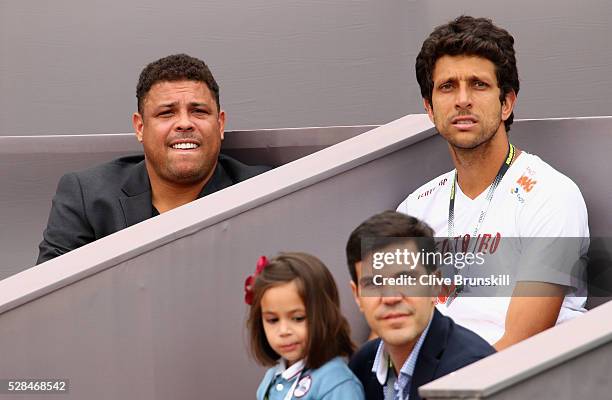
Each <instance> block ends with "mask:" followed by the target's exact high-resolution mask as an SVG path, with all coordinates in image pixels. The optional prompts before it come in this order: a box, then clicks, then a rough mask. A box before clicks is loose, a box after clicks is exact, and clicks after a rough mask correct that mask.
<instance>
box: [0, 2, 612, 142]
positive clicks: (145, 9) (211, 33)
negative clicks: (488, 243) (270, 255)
mask: <svg viewBox="0 0 612 400" xmlns="http://www.w3.org/2000/svg"><path fill="white" fill-rule="evenodd" d="M460 13H472V14H474V15H483V16H489V17H492V18H494V19H495V21H497V22H498V23H499V24H500V25H503V26H505V27H507V28H508V29H509V30H510V31H511V32H512V33H513V34H514V35H515V37H516V40H517V41H516V48H517V51H518V57H519V71H520V76H521V78H522V89H521V93H520V95H519V103H518V107H517V113H516V115H517V118H534V117H536V118H545V117H559V116H563V117H569V116H590V115H608V114H610V107H609V105H608V97H609V87H610V86H611V83H612V81H611V78H610V76H612V73H611V72H612V48H611V46H612V45H611V44H610V41H609V40H607V38H609V37H611V36H612V25H611V24H610V21H611V20H612V3H610V2H609V1H607V0H591V1H588V2H576V1H572V0H559V1H555V0H547V1H539V2H534V1H532V0H516V1H513V2H512V3H506V2H492V1H487V0H465V1H461V2H450V1H444V0H433V1H430V0H427V1H426V0H412V1H406V0H389V1H384V2H380V1H375V0H361V1H354V0H337V1H333V2H331V1H322V0H317V1H308V2H303V1H297V0H290V1H285V0H252V1H248V2H245V1H238V0H226V1H222V2H219V1H196V0H180V1H175V2H172V3H169V2H162V1H160V0H155V1H143V0H138V1H130V2H120V1H118V0H110V1H87V2H82V1H78V0H56V1H53V2H32V1H19V0H3V1H1V2H0V136H5V135H42V134H81V133H105V132H129V131H131V130H132V127H131V117H130V116H131V113H132V112H133V111H134V109H135V95H134V94H135V86H136V80H137V77H138V74H139V72H140V70H141V69H142V67H143V66H144V65H145V64H146V63H148V62H150V61H152V60H154V59H157V58H159V57H162V56H165V55H167V54H171V53H176V52H188V53H191V54H193V55H194V56H198V57H202V58H204V59H205V60H206V61H207V62H209V63H210V65H211V67H212V70H213V72H214V73H215V75H216V77H217V78H218V81H219V82H220V84H221V99H222V100H221V101H222V104H223V106H224V108H226V109H227V111H228V124H229V128H230V129H260V128H273V127H295V126H329V125H356V124H381V123H385V122H387V121H390V120H393V119H395V118H398V117H400V116H402V115H405V114H408V113H419V112H422V106H421V100H420V94H419V90H418V86H417V84H416V80H415V77H414V59H415V56H416V54H417V52H418V50H419V47H420V45H421V43H422V41H423V39H424V38H425V37H426V36H427V34H428V33H429V32H430V31H431V30H432V28H433V27H434V26H435V25H438V24H440V23H443V22H445V21H447V20H449V19H451V18H453V17H455V16H457V15H458V14H460Z"/></svg>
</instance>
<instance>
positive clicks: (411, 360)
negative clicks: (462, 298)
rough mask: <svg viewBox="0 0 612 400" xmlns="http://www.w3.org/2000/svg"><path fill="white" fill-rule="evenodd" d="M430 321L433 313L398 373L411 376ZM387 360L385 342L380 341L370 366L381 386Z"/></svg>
mask: <svg viewBox="0 0 612 400" xmlns="http://www.w3.org/2000/svg"><path fill="white" fill-rule="evenodd" d="M431 321H433V313H432V316H431V318H430V319H429V323H428V324H427V326H426V327H425V329H424V330H423V332H421V337H419V339H418V340H417V342H416V344H415V345H414V348H413V349H412V351H411V352H410V355H409V356H408V358H407V359H406V361H405V362H404V365H403V366H402V368H401V370H400V373H401V372H404V373H407V374H408V375H411V376H412V374H413V371H414V366H415V365H416V360H417V358H418V356H419V353H420V352H421V347H422V346H423V342H424V341H425V338H426V337H427V333H429V327H430V326H431ZM389 360H390V356H389V353H387V351H386V350H385V342H383V341H382V340H381V341H380V343H379V345H378V349H377V350H376V357H374V363H373V364H372V372H375V373H376V379H377V380H378V383H380V385H381V386H384V385H385V384H386V383H387V376H388V372H389V366H390V365H389V364H390V361H389Z"/></svg>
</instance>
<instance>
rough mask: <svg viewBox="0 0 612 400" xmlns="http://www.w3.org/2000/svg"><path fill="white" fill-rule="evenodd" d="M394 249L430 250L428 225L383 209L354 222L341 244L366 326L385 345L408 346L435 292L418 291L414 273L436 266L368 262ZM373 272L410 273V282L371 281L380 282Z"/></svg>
mask: <svg viewBox="0 0 612 400" xmlns="http://www.w3.org/2000/svg"><path fill="white" fill-rule="evenodd" d="M398 250H399V251H403V250H408V251H409V252H411V253H413V254H416V253H419V252H420V253H422V254H425V253H433V252H435V242H434V239H433V230H432V229H431V228H430V227H429V226H428V225H427V224H425V223H423V222H421V221H419V220H418V219H416V218H414V217H410V216H408V215H404V214H401V213H398V212H395V211H385V212H383V213H380V214H376V215H374V216H372V217H370V218H368V219H367V220H366V221H364V222H363V223H361V224H360V225H359V226H358V227H357V228H355V230H354V231H353V232H352V233H351V235H350V237H349V239H348V242H347V244H346V258H347V263H348V267H349V272H350V274H351V288H352V290H353V295H354V297H355V302H356V303H357V305H358V306H359V309H360V310H361V312H362V313H363V314H364V316H365V318H366V320H367V322H368V325H369V326H370V328H371V329H372V330H373V331H374V332H376V333H377V334H378V335H380V337H381V338H382V339H383V340H384V341H385V343H386V344H388V345H391V346H411V345H414V343H415V342H416V340H417V339H418V337H419V336H420V334H421V333H422V332H423V330H424V329H425V328H426V326H427V324H428V323H429V320H430V318H431V316H432V313H433V307H434V298H435V297H434V294H433V292H430V291H428V290H429V289H433V288H427V289H426V291H423V286H419V277H420V276H421V275H430V274H435V273H436V271H437V268H436V265H435V264H433V263H431V264H430V263H427V262H425V263H424V262H418V263H417V264H416V265H415V264H413V266H412V267H409V266H407V265H398V264H397V262H393V263H392V264H393V265H391V264H389V265H386V266H384V267H382V268H380V269H377V268H376V267H374V268H373V267H372V264H373V263H372V259H373V257H372V256H373V255H374V254H378V253H384V254H387V255H388V254H396V252H397V251H398ZM404 254H405V253H404ZM402 260H404V259H403V258H402ZM396 261H397V259H396ZM400 262H401V261H400ZM375 275H379V276H384V277H392V278H402V277H413V278H412V279H415V281H413V282H414V283H415V285H414V286H413V287H411V288H407V287H406V286H401V285H399V286H395V285H389V284H385V285H383V286H376V285H375V284H374V282H379V283H380V282H381V279H382V278H374V276H375ZM369 289H374V290H373V291H371V290H369ZM406 289H407V291H406Z"/></svg>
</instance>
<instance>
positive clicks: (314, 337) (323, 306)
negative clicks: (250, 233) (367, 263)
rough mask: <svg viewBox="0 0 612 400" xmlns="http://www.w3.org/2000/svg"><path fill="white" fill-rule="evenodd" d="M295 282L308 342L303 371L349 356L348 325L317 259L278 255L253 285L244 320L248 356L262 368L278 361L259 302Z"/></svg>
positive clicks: (331, 282) (332, 284)
mask: <svg viewBox="0 0 612 400" xmlns="http://www.w3.org/2000/svg"><path fill="white" fill-rule="evenodd" d="M292 281H296V284H297V287H298V291H299V295H300V297H301V298H302V301H303V302H304V307H305V308H306V324H307V326H308V343H307V345H306V350H305V352H306V354H305V357H304V358H305V363H306V367H307V368H319V367H320V366H322V365H323V364H325V363H326V362H327V361H329V360H331V359H332V358H334V357H337V356H347V357H349V356H351V355H352V354H353V352H354V350H355V345H354V344H353V342H352V341H351V335H350V328H349V324H348V322H347V321H346V318H344V316H343V315H342V313H341V311H340V297H339V296H338V288H337V287H336V282H335V281H334V278H333V276H332V274H331V273H330V272H329V270H328V269H327V267H326V266H325V265H324V264H323V263H322V262H321V260H319V259H318V258H316V257H314V256H312V255H310V254H306V253H297V252H291V253H280V254H279V255H278V256H277V257H275V258H273V259H271V260H270V261H269V263H268V265H267V266H266V267H265V268H264V269H263V271H262V273H261V274H259V275H258V276H257V278H256V279H255V283H254V284H253V302H252V304H253V305H252V306H251V308H250V310H249V317H248V321H247V326H248V331H249V334H250V347H251V353H252V355H253V356H254V357H255V359H256V360H257V361H259V362H260V363H261V364H263V365H273V364H274V363H275V362H276V361H277V360H278V359H279V358H280V356H279V354H277V353H276V352H275V351H274V350H273V349H272V347H271V346H270V344H269V343H268V339H267V338H266V334H265V331H264V327H263V321H262V312H261V299H262V297H263V295H264V293H265V292H266V290H268V289H270V288H272V287H275V286H279V285H282V284H285V283H289V282H292Z"/></svg>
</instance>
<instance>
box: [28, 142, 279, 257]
mask: <svg viewBox="0 0 612 400" xmlns="http://www.w3.org/2000/svg"><path fill="white" fill-rule="evenodd" d="M269 169H270V168H269V167H263V166H255V167H252V166H248V165H245V164H242V163H241V162H239V161H237V160H234V159H232V158H230V157H228V156H225V155H223V154H220V155H219V159H218V162H217V166H216V168H215V171H214V172H213V176H212V177H211V178H210V180H209V181H208V182H207V183H206V185H205V186H204V188H203V189H202V191H201V192H200V194H199V195H198V198H201V197H204V196H206V195H208V194H211V193H214V192H216V191H218V190H221V189H224V188H226V187H228V186H231V185H233V184H235V183H238V182H240V181H243V180H245V179H248V178H251V177H253V176H255V175H258V174H260V173H262V172H265V171H267V170H269ZM152 215H153V203H152V200H151V185H150V183H149V175H148V174H147V169H146V167H145V163H144V155H137V156H129V157H121V158H118V159H116V160H113V161H111V162H108V163H105V164H102V165H98V166H96V167H93V168H90V169H87V170H85V171H81V172H72V173H68V174H66V175H64V176H62V178H61V179H60V181H59V184H58V186H57V191H56V193H55V196H54V198H53V203H52V205H51V212H50V214H49V221H48V223H47V228H46V229H45V231H44V232H43V241H42V242H41V243H40V245H39V253H38V260H37V261H36V264H40V263H42V262H44V261H47V260H50V259H52V258H54V257H57V256H60V255H62V254H64V253H67V252H69V251H70V250H74V249H76V248H78V247H81V246H83V245H85V244H87V243H90V242H93V241H94V240H97V239H100V238H102V237H104V236H107V235H110V234H111V233H115V232H117V231H119V230H121V229H125V228H127V227H128V226H131V225H134V224H137V223H139V222H142V221H144V220H146V219H148V218H151V217H152Z"/></svg>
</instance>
